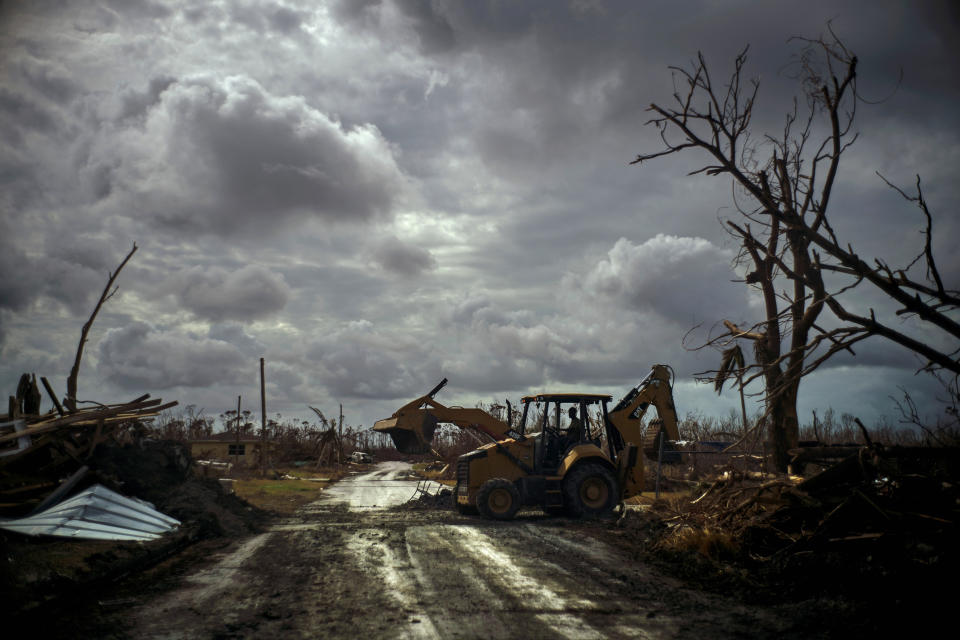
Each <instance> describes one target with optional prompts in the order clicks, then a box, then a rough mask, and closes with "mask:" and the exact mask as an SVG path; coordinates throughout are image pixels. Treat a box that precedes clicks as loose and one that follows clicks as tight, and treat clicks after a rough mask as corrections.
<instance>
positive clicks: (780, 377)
mask: <svg viewBox="0 0 960 640" xmlns="http://www.w3.org/2000/svg"><path fill="white" fill-rule="evenodd" d="M801 41H802V42H803V43H804V45H805V46H804V48H803V51H802V52H801V53H800V55H799V56H798V57H797V59H796V66H795V68H796V70H797V71H798V73H797V79H798V80H799V81H800V83H801V84H802V87H803V90H804V94H805V97H806V109H805V112H804V115H803V116H802V117H801V115H800V108H799V104H798V101H797V100H794V106H793V109H792V111H791V112H790V113H788V114H787V116H786V120H785V124H784V127H783V131H782V132H781V133H780V134H778V135H776V136H773V135H764V136H757V135H756V134H755V133H754V131H753V129H752V125H751V119H752V116H753V107H754V101H755V99H756V96H757V92H758V89H759V83H758V82H757V81H756V80H749V81H745V79H744V69H745V64H746V60H747V49H744V51H743V52H741V54H740V55H739V56H737V58H736V60H735V63H734V70H733V73H732V74H731V76H730V79H729V81H728V82H727V83H725V84H724V85H723V86H722V87H718V86H717V85H715V84H714V82H713V80H712V78H711V76H710V73H709V70H708V67H707V63H706V61H705V59H704V57H703V55H702V54H698V56H697V60H696V62H694V63H693V64H692V66H691V67H690V68H687V69H684V68H677V67H673V68H672V69H673V71H674V74H675V79H676V80H678V82H677V86H678V88H677V90H676V91H675V92H674V95H673V98H674V100H675V103H674V104H673V105H672V106H669V107H663V106H660V105H658V104H652V105H651V106H650V108H649V110H650V111H652V112H653V113H654V117H653V118H652V119H651V120H650V121H649V122H648V124H653V125H655V126H656V127H657V128H658V129H659V130H660V137H661V140H662V141H663V145H664V147H663V148H662V149H661V150H659V151H656V152H654V153H647V154H640V155H638V156H637V158H636V160H634V161H633V162H632V163H631V164H637V163H641V162H644V161H647V160H652V159H655V158H658V157H661V156H665V155H671V154H674V153H678V152H681V151H686V150H688V149H698V150H700V151H701V152H705V153H706V155H707V156H708V157H709V158H710V160H709V161H708V164H706V165H705V166H703V167H701V168H699V169H696V170H694V171H692V172H691V173H690V175H697V174H706V175H709V176H725V177H729V178H731V179H732V181H733V185H734V199H735V204H736V209H737V211H738V213H739V219H736V220H734V219H728V220H725V222H724V224H725V228H726V229H727V231H728V232H729V233H730V234H731V235H732V236H734V237H735V238H737V240H738V242H739V244H740V252H739V254H738V256H737V258H736V264H737V266H741V267H745V268H746V271H747V275H746V277H745V278H744V281H745V282H746V283H747V284H748V285H750V286H752V287H754V288H756V289H757V290H758V291H759V293H760V295H761V296H762V299H763V302H764V309H765V313H764V318H763V319H762V320H760V321H758V322H754V323H752V324H749V325H747V326H740V325H738V324H737V323H734V322H732V321H731V320H729V319H725V320H724V323H723V324H724V326H725V328H726V331H725V332H724V333H722V334H721V335H717V336H712V337H710V338H708V340H707V344H712V345H719V346H726V345H729V344H730V343H731V342H734V341H736V340H740V339H746V340H750V341H751V342H752V343H753V347H754V353H755V364H753V365H751V366H750V367H749V368H750V369H751V374H750V375H749V376H748V379H747V382H750V381H751V380H754V379H756V378H758V377H761V376H762V377H763V379H764V383H765V392H764V393H765V401H766V412H765V414H766V415H765V417H766V418H767V422H768V424H769V425H770V433H769V436H770V440H771V442H772V445H773V453H774V458H775V464H776V466H777V467H778V468H779V469H781V470H785V468H786V464H787V461H788V457H787V450H788V449H789V448H791V447H793V446H796V442H797V439H798V419H797V411H796V404H797V394H798V390H799V386H800V381H801V379H802V377H803V376H805V375H807V374H809V373H811V372H812V371H813V370H815V369H816V368H817V367H819V366H820V365H821V364H823V363H824V362H825V361H826V360H827V359H829V358H830V357H831V356H833V355H834V354H836V353H838V352H840V351H844V350H846V351H849V352H850V353H853V349H852V347H853V346H854V345H855V344H856V343H858V342H860V341H862V340H864V339H866V338H868V337H870V336H883V337H885V338H887V339H889V340H892V341H894V342H896V343H898V344H901V345H903V346H905V347H907V348H908V349H910V350H912V351H914V352H915V353H917V354H918V355H920V356H921V357H922V358H924V359H925V360H926V362H927V365H926V366H927V368H930V369H945V370H947V371H950V372H952V374H953V375H954V376H956V375H957V374H958V373H960V361H958V357H957V356H958V351H957V350H954V351H950V352H944V351H943V350H941V349H938V348H936V347H935V346H933V345H932V344H930V343H929V342H924V341H923V340H920V339H918V338H915V337H913V336H911V335H909V334H908V333H907V332H906V331H904V330H903V328H902V327H901V326H899V323H898V327H897V328H894V327H893V326H892V323H891V322H890V321H889V320H883V319H880V318H878V316H877V314H876V313H875V312H874V310H873V309H870V310H869V312H868V313H862V312H857V311H855V310H852V309H851V308H849V307H848V305H847V304H846V303H845V302H844V297H843V294H844V293H845V292H846V291H848V290H850V289H852V288H854V287H857V286H859V285H861V284H862V283H864V282H867V283H870V284H871V285H873V286H874V287H876V288H877V289H879V290H880V291H881V292H883V293H884V294H886V295H887V296H888V297H889V298H891V299H893V300H894V301H896V302H897V303H899V304H900V305H902V308H901V309H900V310H898V311H897V314H898V315H903V314H910V315H914V316H916V317H917V318H919V319H920V320H921V321H923V322H924V323H929V324H930V325H932V326H934V327H936V328H937V329H939V330H941V331H944V332H946V333H947V334H948V336H952V337H953V338H954V339H960V324H958V323H957V322H956V321H955V320H954V319H953V317H952V316H951V313H952V312H954V311H955V310H956V309H957V307H958V302H960V296H958V293H957V292H956V291H952V290H949V289H947V288H946V287H945V286H944V284H943V282H942V279H941V278H940V275H939V271H938V270H937V268H936V262H935V260H934V256H933V251H932V248H931V243H930V240H931V237H932V217H931V216H930V212H929V210H928V209H927V206H926V202H925V201H924V200H923V196H922V193H921V192H920V184H919V179H918V183H917V189H918V192H917V195H916V196H913V197H911V196H907V195H906V194H903V192H901V194H903V195H904V196H905V197H907V198H908V199H911V200H913V201H914V202H916V203H917V204H918V206H919V207H920V208H921V210H922V211H923V213H924V215H925V217H926V223H927V226H926V232H925V233H926V240H927V242H926V246H925V247H924V249H923V251H922V252H921V254H920V255H919V256H918V257H917V259H915V260H914V261H913V262H912V263H911V264H910V265H908V266H907V267H906V268H903V269H895V268H891V267H889V266H888V265H887V263H886V262H884V261H883V260H880V259H877V260H874V261H873V265H871V264H869V263H868V262H867V261H866V260H864V259H862V258H861V257H860V256H859V255H858V254H857V253H856V252H855V250H854V249H853V247H852V245H851V244H849V243H842V242H841V241H840V240H839V239H838V238H837V236H836V234H835V232H834V230H833V228H832V226H831V225H830V222H829V219H828V216H827V213H828V209H829V204H830V198H831V194H832V191H833V187H834V181H835V179H836V176H837V171H838V168H839V165H840V159H841V157H842V155H843V153H844V152H845V151H846V150H847V149H848V148H849V147H850V145H851V144H853V142H854V141H855V140H856V138H857V134H855V133H852V132H851V129H852V125H853V122H854V117H855V114H856V106H857V103H858V101H859V98H858V96H857V91H856V77H857V75H856V71H857V58H856V56H854V55H853V54H852V53H851V52H850V51H848V50H847V49H846V47H844V45H843V44H842V43H841V42H840V41H839V39H837V38H836V36H834V34H833V33H832V31H830V34H829V39H824V38H820V39H817V40H805V39H801ZM821 131H822V132H823V133H822V135H821V136H819V137H818V136H817V133H818V132H821ZM815 138H817V140H816V141H815ZM888 184H889V183H888ZM891 186H892V185H891ZM921 260H922V261H923V262H924V263H925V264H926V267H927V269H926V274H925V276H923V278H921V279H920V280H918V279H917V278H915V277H913V276H911V275H909V273H908V272H909V271H910V269H911V267H913V266H914V265H915V264H916V263H917V262H919V261H921ZM825 272H829V273H831V274H837V275H839V276H843V277H841V278H838V279H837V280H838V283H837V284H835V283H834V280H831V288H830V290H828V288H827V285H826V283H825V281H824V273H825ZM826 309H829V310H830V312H831V315H832V316H833V318H831V319H830V323H829V324H827V323H824V322H821V321H820V320H819V318H820V316H821V314H822V313H823V311H824V310H826ZM704 346H705V345H704Z"/></svg>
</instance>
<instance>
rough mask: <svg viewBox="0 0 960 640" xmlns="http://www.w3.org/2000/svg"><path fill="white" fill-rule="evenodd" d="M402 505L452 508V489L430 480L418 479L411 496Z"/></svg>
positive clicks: (414, 507) (416, 507)
mask: <svg viewBox="0 0 960 640" xmlns="http://www.w3.org/2000/svg"><path fill="white" fill-rule="evenodd" d="M403 506H404V508H406V509H452V508H453V491H451V490H450V488H449V487H446V486H444V485H442V484H439V483H437V482H434V481H432V480H420V481H419V482H418V483H417V488H416V489H415V490H414V492H413V496H412V497H411V498H410V499H409V500H407V502H405V503H404V505H403Z"/></svg>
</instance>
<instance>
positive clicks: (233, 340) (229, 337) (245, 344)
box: [207, 322, 264, 357]
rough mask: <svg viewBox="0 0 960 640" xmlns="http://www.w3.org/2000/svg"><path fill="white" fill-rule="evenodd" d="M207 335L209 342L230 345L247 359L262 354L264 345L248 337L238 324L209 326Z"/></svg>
mask: <svg viewBox="0 0 960 640" xmlns="http://www.w3.org/2000/svg"><path fill="white" fill-rule="evenodd" d="M207 335H208V337H209V338H210V339H211V340H218V341H220V342H227V343H229V344H232V345H233V346H235V347H236V348H237V349H239V350H240V351H242V352H243V354H244V355H246V356H249V357H259V356H260V355H261V354H262V353H263V352H264V344H263V343H262V342H260V341H259V340H257V339H256V338H254V337H253V336H251V335H249V334H248V333H247V332H246V331H245V330H244V328H243V325H240V324H236V323H232V322H228V323H225V324H215V325H211V326H210V332H209V333H208V334H207Z"/></svg>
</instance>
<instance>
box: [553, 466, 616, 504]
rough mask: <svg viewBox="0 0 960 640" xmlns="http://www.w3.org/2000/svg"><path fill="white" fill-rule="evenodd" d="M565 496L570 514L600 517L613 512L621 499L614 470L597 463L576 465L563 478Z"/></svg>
mask: <svg viewBox="0 0 960 640" xmlns="http://www.w3.org/2000/svg"><path fill="white" fill-rule="evenodd" d="M563 497H564V500H565V501H566V503H567V510H568V511H569V513H570V515H573V516H578V517H587V518H596V517H600V516H606V515H609V514H610V513H611V512H612V511H613V508H614V507H615V506H616V505H617V502H619V501H620V492H619V491H617V481H616V479H614V477H613V472H611V471H610V470H609V469H607V468H606V467H605V466H603V465H601V464H596V463H589V462H588V463H585V464H581V465H579V466H577V467H575V468H574V469H573V470H572V471H570V472H569V473H568V474H567V477H566V478H564V480H563Z"/></svg>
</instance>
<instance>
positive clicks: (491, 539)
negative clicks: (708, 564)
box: [101, 463, 791, 639]
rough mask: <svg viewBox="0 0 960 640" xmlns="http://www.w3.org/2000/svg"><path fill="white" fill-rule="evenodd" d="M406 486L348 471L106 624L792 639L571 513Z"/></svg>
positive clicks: (132, 630)
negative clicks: (461, 500)
mask: <svg viewBox="0 0 960 640" xmlns="http://www.w3.org/2000/svg"><path fill="white" fill-rule="evenodd" d="M415 485H416V481H415V480H411V479H408V478H407V466H406V465H404V464H402V463H381V464H379V465H377V466H375V467H374V468H373V469H372V470H371V471H369V472H366V473H361V474H357V475H354V476H352V477H349V478H347V479H344V480H343V481H341V482H340V483H338V485H336V486H335V487H332V488H331V489H330V490H329V491H328V492H326V494H325V497H324V498H323V499H322V500H320V501H318V502H315V503H312V504H310V505H309V506H308V507H307V508H305V509H303V510H301V511H300V512H299V513H298V514H297V516H296V517H293V518H290V519H288V520H285V521H283V522H279V523H277V524H275V525H274V526H273V527H271V529H270V530H269V531H267V532H265V533H262V534H259V535H256V536H254V537H250V538H248V539H245V540H242V541H239V542H238V543H236V544H235V545H232V546H230V547H228V548H225V549H222V550H221V551H220V552H219V553H218V554H216V556H215V557H213V558H210V561H208V562H206V563H205V564H204V566H202V568H199V569H193V568H191V569H189V570H188V571H187V572H185V573H184V575H182V576H179V577H177V578H176V579H175V580H173V581H171V583H170V584H157V585H154V586H152V587H147V588H145V589H144V590H143V592H141V593H138V594H128V595H129V596H130V601H129V603H125V602H123V601H122V600H121V601H120V602H119V603H114V607H113V610H112V613H108V612H104V613H105V615H106V616H107V619H106V620H105V621H106V622H108V623H109V627H110V628H111V629H112V630H113V632H114V633H115V634H117V635H118V636H124V637H136V638H210V637H222V638H226V637H258V638H268V637H310V638H341V637H342V638H356V637H361V638H578V639H580V638H694V637H696V638H728V637H754V638H756V637H774V636H780V637H783V635H782V632H783V631H788V633H787V635H788V636H789V635H791V634H790V633H789V630H786V629H783V628H782V626H781V624H780V623H777V622H775V616H773V615H772V613H771V612H770V611H769V610H765V609H750V608H746V607H743V606H741V605H737V604H734V603H733V602H727V601H724V600H722V599H720V598H717V597H716V596H707V595H704V594H702V593H698V592H695V591H691V590H687V589H685V588H683V586H682V585H680V584H678V583H677V582H675V581H673V580H671V579H668V578H665V577H663V576H659V575H657V574H655V573H654V572H652V571H651V570H649V569H648V568H647V567H645V566H643V565H642V564H638V563H636V562H635V561H633V560H632V559H630V558H629V557H627V556H626V555H625V554H623V553H621V552H619V551H618V550H617V549H616V548H615V547H613V546H610V545H608V544H605V543H603V542H600V541H599V540H597V539H596V538H594V537H592V536H589V535H586V534H585V531H586V529H585V528H584V527H583V526H582V525H581V524H580V523H578V522H575V521H572V520H568V519H565V518H548V517H546V516H544V515H542V514H540V513H539V512H533V511H532V512H530V513H521V514H520V516H519V517H518V519H517V520H515V521H513V522H508V523H500V522H491V521H487V520H482V519H479V518H474V517H466V516H459V515H456V514H455V512H453V511H451V510H436V511H435V510H427V511H424V510H411V509H409V508H403V507H401V506H399V505H401V504H402V503H403V502H405V501H406V500H408V499H409V498H410V497H411V495H412V494H413V490H414V487H415ZM107 604H110V603H107ZM102 628H103V627H102V626H101V629H102Z"/></svg>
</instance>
